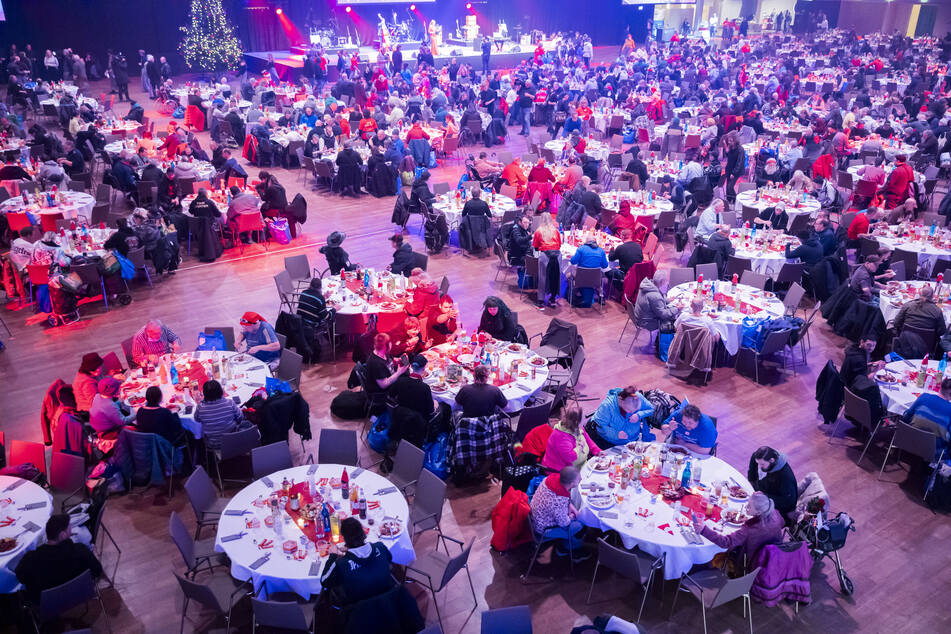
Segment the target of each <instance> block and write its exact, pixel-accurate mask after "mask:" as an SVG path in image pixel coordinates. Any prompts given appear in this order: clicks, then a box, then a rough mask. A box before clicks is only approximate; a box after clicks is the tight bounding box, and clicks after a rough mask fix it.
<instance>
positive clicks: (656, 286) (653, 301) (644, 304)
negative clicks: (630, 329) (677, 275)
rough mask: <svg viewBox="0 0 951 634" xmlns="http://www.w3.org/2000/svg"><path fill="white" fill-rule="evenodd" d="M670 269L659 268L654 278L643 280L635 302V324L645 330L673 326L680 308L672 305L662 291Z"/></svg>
mask: <svg viewBox="0 0 951 634" xmlns="http://www.w3.org/2000/svg"><path fill="white" fill-rule="evenodd" d="M669 275H670V274H669V272H668V269H658V270H657V272H656V273H654V277H653V278H644V279H643V280H641V286H640V288H639V289H638V291H637V301H636V302H635V303H634V325H635V326H637V327H638V328H643V329H645V330H659V329H660V328H662V327H672V326H673V322H674V320H675V319H676V318H677V315H678V314H679V313H680V309H679V308H677V307H676V306H672V305H671V304H670V302H668V301H667V297H666V296H665V295H664V293H663V291H661V290H660V289H661V287H662V286H664V285H666V284H667V279H668V277H669Z"/></svg>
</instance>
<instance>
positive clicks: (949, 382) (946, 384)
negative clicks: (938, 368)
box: [904, 379, 951, 451]
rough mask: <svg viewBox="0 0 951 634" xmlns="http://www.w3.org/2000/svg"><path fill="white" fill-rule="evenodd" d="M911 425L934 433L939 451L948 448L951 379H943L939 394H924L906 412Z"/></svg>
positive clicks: (950, 428)
mask: <svg viewBox="0 0 951 634" xmlns="http://www.w3.org/2000/svg"><path fill="white" fill-rule="evenodd" d="M904 417H905V422H906V423H908V424H909V425H912V426H914V427H917V428H919V429H924V430H927V431H930V432H932V433H934V434H935V435H936V436H937V437H938V445H937V448H938V451H941V450H945V451H946V450H947V447H948V438H949V437H951V379H944V380H943V381H941V389H940V395H939V394H928V393H926V394H922V395H921V396H919V397H918V398H916V399H915V402H914V403H912V404H911V407H909V408H908V409H907V410H906V411H905V414H904Z"/></svg>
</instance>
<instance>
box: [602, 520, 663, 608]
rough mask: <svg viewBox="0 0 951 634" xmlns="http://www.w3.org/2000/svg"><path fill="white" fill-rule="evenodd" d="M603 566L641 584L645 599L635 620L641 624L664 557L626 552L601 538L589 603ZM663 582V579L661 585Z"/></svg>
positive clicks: (637, 551) (661, 568) (638, 551)
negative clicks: (655, 577) (649, 594)
mask: <svg viewBox="0 0 951 634" xmlns="http://www.w3.org/2000/svg"><path fill="white" fill-rule="evenodd" d="M601 566H604V567H606V568H609V569H610V570H612V571H614V572H615V573H617V574H619V575H622V576H624V577H627V578H628V579H632V580H634V581H636V582H638V583H640V584H641V589H642V590H643V592H644V597H643V598H642V599H641V608H640V610H638V612H637V618H636V619H635V620H634V622H635V623H639V622H640V620H641V615H642V614H643V613H644V604H645V603H647V593H648V592H650V589H651V585H652V584H653V583H654V576H655V575H656V574H657V573H660V574H663V569H664V556H663V555H661V556H660V557H653V556H651V555H648V554H647V553H644V552H642V551H640V550H638V549H636V548H635V549H634V550H633V551H630V550H625V549H623V548H618V547H617V546H612V545H611V544H609V543H608V542H606V541H605V540H604V538H603V537H602V538H600V539H599V540H598V561H597V563H596V564H595V566H594V574H593V575H591V586H590V587H589V588H588V599H587V603H591V592H592V590H594V582H595V580H596V579H597V578H598V570H599V569H600V568H601ZM663 582H664V580H663V577H661V579H660V583H663Z"/></svg>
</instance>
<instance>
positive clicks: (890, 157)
mask: <svg viewBox="0 0 951 634" xmlns="http://www.w3.org/2000/svg"><path fill="white" fill-rule="evenodd" d="M917 151H918V148H917V147H916V146H914V145H911V144H908V143H905V142H901V143H895V144H894V145H887V144H882V152H884V153H885V160H886V161H894V160H895V157H896V156H898V155H899V154H904V155H905V156H906V157H910V156H911V155H912V154H914V153H915V152H917Z"/></svg>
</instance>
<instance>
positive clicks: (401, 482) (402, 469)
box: [324, 430, 426, 495]
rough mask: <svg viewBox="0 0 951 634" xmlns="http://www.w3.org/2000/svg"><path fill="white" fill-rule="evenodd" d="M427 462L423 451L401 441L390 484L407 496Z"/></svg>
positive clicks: (390, 476)
mask: <svg viewBox="0 0 951 634" xmlns="http://www.w3.org/2000/svg"><path fill="white" fill-rule="evenodd" d="M324 431H326V430H324ZM425 461H426V454H425V453H424V452H423V450H422V449H420V448H419V447H417V446H416V445H414V444H413V443H411V442H408V441H407V440H405V439H401V440H400V444H399V446H398V447H397V448H396V455H395V456H394V457H393V470H392V471H391V472H390V474H389V476H388V477H389V480H390V482H392V483H393V484H395V485H396V486H397V487H399V489H400V491H402V492H403V495H407V494H408V491H409V489H410V488H411V487H412V488H415V486H416V482H417V481H418V480H419V474H420V473H422V471H423V463H424V462H425Z"/></svg>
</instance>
